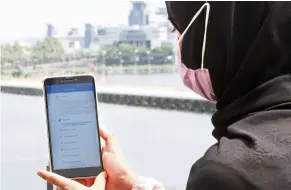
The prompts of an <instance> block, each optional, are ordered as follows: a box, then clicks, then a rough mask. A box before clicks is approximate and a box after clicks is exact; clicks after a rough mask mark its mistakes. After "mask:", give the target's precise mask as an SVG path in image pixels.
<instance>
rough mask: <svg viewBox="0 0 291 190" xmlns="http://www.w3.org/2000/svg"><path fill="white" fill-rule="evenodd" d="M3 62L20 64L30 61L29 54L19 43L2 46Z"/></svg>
mask: <svg viewBox="0 0 291 190" xmlns="http://www.w3.org/2000/svg"><path fill="white" fill-rule="evenodd" d="M1 59H2V60H1V62H3V63H5V62H9V63H19V62H24V61H27V60H28V54H27V52H26V51H25V49H24V48H23V47H22V46H20V44H19V43H17V42H16V43H14V44H6V45H2V46H1Z"/></svg>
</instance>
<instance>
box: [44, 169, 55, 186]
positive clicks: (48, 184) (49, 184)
mask: <svg viewBox="0 0 291 190" xmlns="http://www.w3.org/2000/svg"><path fill="white" fill-rule="evenodd" d="M50 170H51V169H50V166H49V165H47V166H46V171H50ZM46 184H47V185H46V189H47V190H54V187H53V185H52V184H51V183H49V182H46Z"/></svg>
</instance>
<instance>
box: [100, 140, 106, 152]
mask: <svg viewBox="0 0 291 190" xmlns="http://www.w3.org/2000/svg"><path fill="white" fill-rule="evenodd" d="M100 143H101V151H102V152H103V151H104V150H105V148H106V144H105V141H104V140H103V139H100Z"/></svg>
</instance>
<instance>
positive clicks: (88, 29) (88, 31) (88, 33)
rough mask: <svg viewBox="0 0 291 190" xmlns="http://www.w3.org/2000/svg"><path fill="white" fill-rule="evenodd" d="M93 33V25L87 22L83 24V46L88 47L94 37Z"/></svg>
mask: <svg viewBox="0 0 291 190" xmlns="http://www.w3.org/2000/svg"><path fill="white" fill-rule="evenodd" d="M95 35H96V34H95V30H94V27H93V26H92V25H91V24H89V23H87V24H85V34H84V48H90V46H91V44H92V42H93V41H94V39H95Z"/></svg>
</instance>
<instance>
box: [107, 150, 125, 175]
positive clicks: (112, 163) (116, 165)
mask: <svg viewBox="0 0 291 190" xmlns="http://www.w3.org/2000/svg"><path fill="white" fill-rule="evenodd" d="M102 160H103V165H104V167H105V168H106V171H107V172H108V174H109V175H110V173H119V172H120V170H122V169H123V168H122V167H121V165H120V160H118V159H117V158H116V156H115V155H114V154H112V153H111V152H106V151H105V152H104V153H103V155H102Z"/></svg>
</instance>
